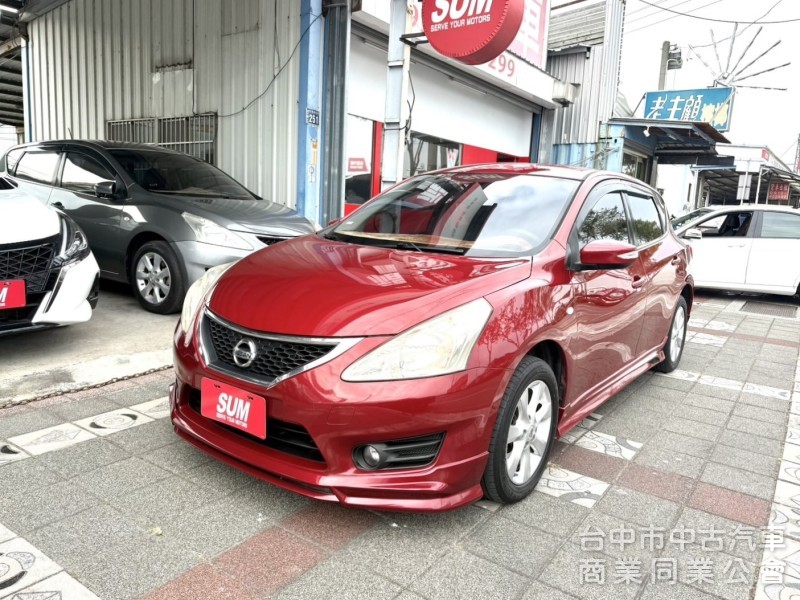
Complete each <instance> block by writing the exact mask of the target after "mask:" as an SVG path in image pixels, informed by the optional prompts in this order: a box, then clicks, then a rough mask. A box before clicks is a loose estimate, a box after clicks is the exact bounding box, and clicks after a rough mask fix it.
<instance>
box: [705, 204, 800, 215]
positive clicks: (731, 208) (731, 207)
mask: <svg viewBox="0 0 800 600" xmlns="http://www.w3.org/2000/svg"><path fill="white" fill-rule="evenodd" d="M707 208H711V209H713V211H714V212H717V213H726V212H735V211H740V210H775V211H778V212H790V213H796V214H800V210H798V209H796V208H794V207H792V206H785V205H782V204H720V205H718V206H709V207H707ZM709 214H711V213H709Z"/></svg>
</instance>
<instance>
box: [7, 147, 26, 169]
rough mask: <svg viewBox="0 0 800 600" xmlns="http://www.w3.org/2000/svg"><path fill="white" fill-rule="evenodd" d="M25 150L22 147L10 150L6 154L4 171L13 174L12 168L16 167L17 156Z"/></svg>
mask: <svg viewBox="0 0 800 600" xmlns="http://www.w3.org/2000/svg"><path fill="white" fill-rule="evenodd" d="M23 152H25V150H24V149H23V148H17V149H16V150H11V151H10V152H9V153H8V154H6V166H5V169H6V173H10V174H12V175H13V174H14V169H15V168H16V167H17V163H18V162H19V157H20V156H22V153H23Z"/></svg>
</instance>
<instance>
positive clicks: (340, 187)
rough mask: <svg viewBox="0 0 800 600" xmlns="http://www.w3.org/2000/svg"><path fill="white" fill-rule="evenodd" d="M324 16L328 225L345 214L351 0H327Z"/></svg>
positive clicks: (324, 198)
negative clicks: (329, 0) (326, 10)
mask: <svg viewBox="0 0 800 600" xmlns="http://www.w3.org/2000/svg"><path fill="white" fill-rule="evenodd" d="M327 9H328V13H327V15H326V17H325V51H324V57H323V61H324V64H325V66H324V68H325V108H324V113H323V124H324V127H323V130H324V134H323V146H322V148H323V152H322V154H323V164H322V211H321V213H322V214H321V215H320V223H321V224H322V225H327V224H328V223H329V222H330V221H332V220H334V219H338V218H339V217H341V216H342V210H343V207H344V178H345V170H344V163H345V159H346V157H345V143H346V138H345V131H346V129H345V125H346V121H347V85H346V84H347V67H348V57H349V55H350V0H339V1H338V2H330V3H328V4H327Z"/></svg>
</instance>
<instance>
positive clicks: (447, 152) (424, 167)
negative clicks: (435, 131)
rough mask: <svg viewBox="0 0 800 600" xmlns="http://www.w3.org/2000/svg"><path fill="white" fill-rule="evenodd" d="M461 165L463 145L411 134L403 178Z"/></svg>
mask: <svg viewBox="0 0 800 600" xmlns="http://www.w3.org/2000/svg"><path fill="white" fill-rule="evenodd" d="M460 164H461V144H457V143H456V142H451V141H449V140H445V139H442V138H437V137H433V136H430V135H424V134H422V133H413V132H412V133H411V143H410V144H409V145H408V146H406V157H405V160H404V161H403V177H404V178H407V177H411V176H412V175H417V174H419V173H425V172H426V171H435V170H436V169H444V168H446V167H456V166H458V165H460Z"/></svg>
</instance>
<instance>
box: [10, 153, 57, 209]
mask: <svg viewBox="0 0 800 600" xmlns="http://www.w3.org/2000/svg"><path fill="white" fill-rule="evenodd" d="M59 152H60V148H47V147H36V146H34V147H31V148H26V149H25V152H24V154H23V155H22V156H21V157H20V159H19V160H18V161H17V163H16V165H15V166H14V172H13V175H12V173H9V175H10V176H11V178H12V179H13V180H14V182H15V183H16V184H17V185H18V186H19V189H20V190H22V191H24V192H26V193H28V194H30V195H31V196H33V197H34V198H37V199H38V200H40V201H41V202H42V203H43V204H47V202H48V201H49V199H50V194H51V192H52V191H53V186H54V184H55V179H56V171H57V169H58V164H59V160H60V154H59Z"/></svg>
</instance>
